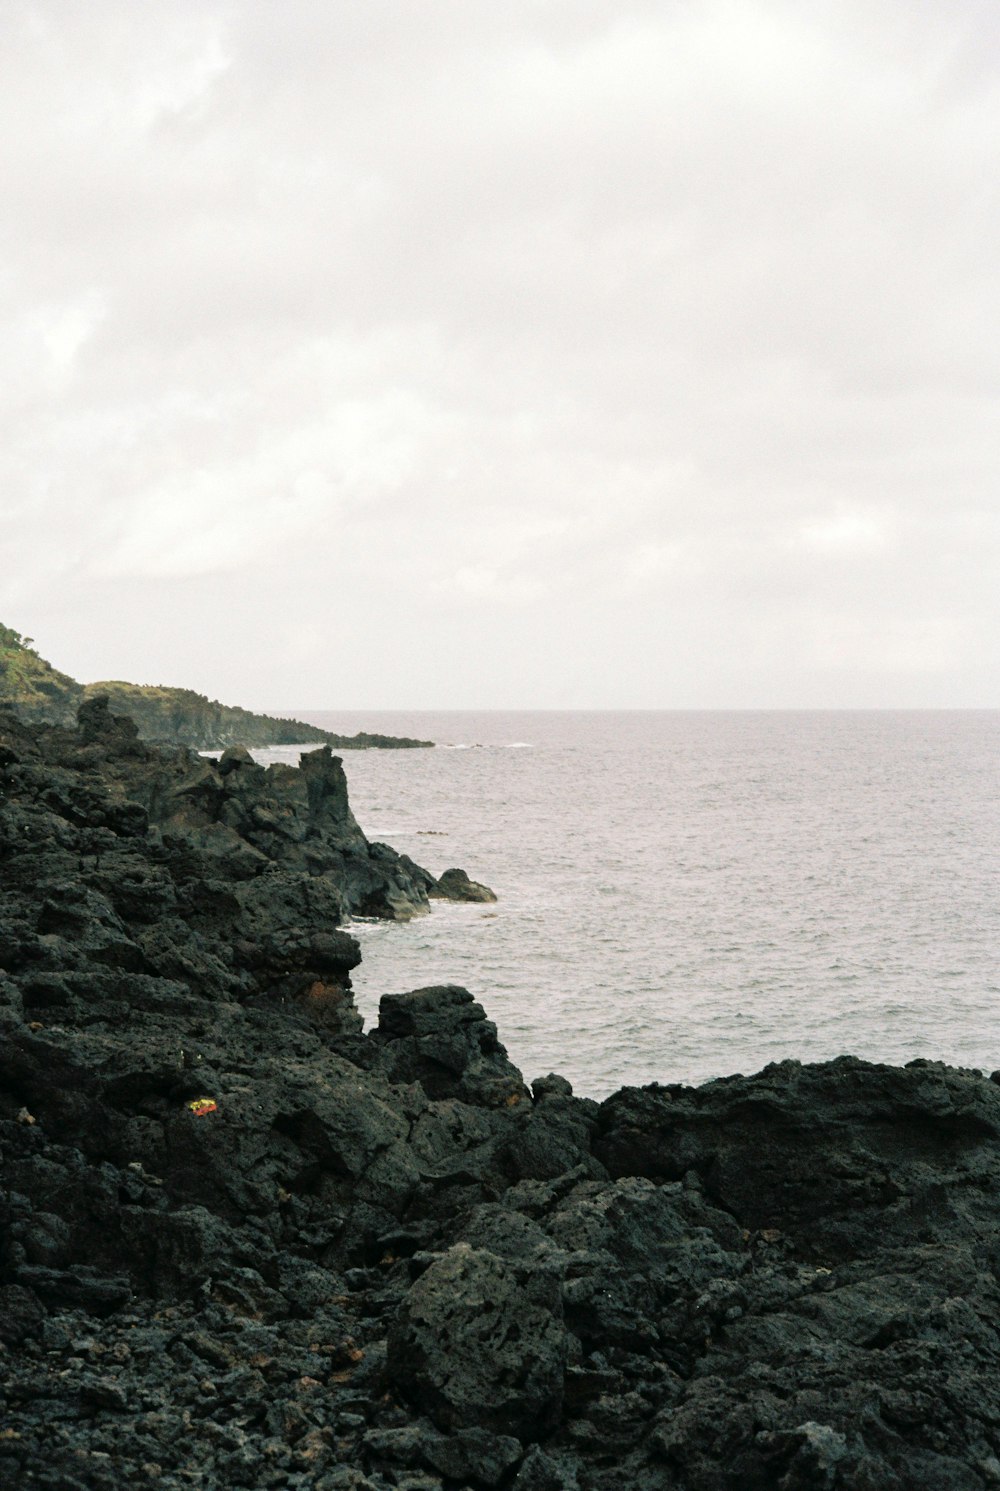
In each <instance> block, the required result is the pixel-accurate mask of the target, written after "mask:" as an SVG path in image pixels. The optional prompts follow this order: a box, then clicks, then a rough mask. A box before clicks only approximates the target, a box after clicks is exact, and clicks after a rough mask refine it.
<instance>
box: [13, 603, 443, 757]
mask: <svg viewBox="0 0 1000 1491" xmlns="http://www.w3.org/2000/svg"><path fill="white" fill-rule="evenodd" d="M104 694H106V695H107V696H108V698H109V699H110V700H111V704H112V708H113V709H114V710H116V711H117V712H120V713H122V714H127V715H129V716H130V717H131V718H132V719H133V720H134V721H135V723H136V725H137V727H138V730H139V736H140V738H141V739H142V740H149V741H156V742H159V743H162V744H167V745H185V746H191V747H193V749H195V750H198V751H221V750H225V748H226V747H227V746H230V745H244V746H249V747H251V748H260V747H264V746H274V745H308V744H310V743H312V742H316V743H317V744H324V745H329V746H332V747H333V748H334V749H336V750H340V751H354V750H365V749H369V748H385V749H392V750H400V749H406V748H413V747H420V746H430V745H433V743H434V742H433V741H430V740H414V739H411V738H409V737H407V736H394V735H379V734H371V733H368V732H361V733H360V734H357V735H337V734H336V733H334V732H333V731H330V730H322V729H320V727H319V726H318V725H307V724H305V723H304V722H303V721H302V720H291V719H280V718H274V717H272V716H271V715H266V714H254V713H253V712H252V711H251V710H249V709H240V708H239V707H238V706H235V705H228V704H220V703H219V702H218V700H216V699H208V698H206V696H205V695H204V694H197V693H195V692H194V690H193V689H181V688H168V687H165V686H163V685H148V684H137V683H122V682H120V681H114V682H107V683H88V684H80V683H77V681H76V680H75V679H73V678H70V677H69V676H68V675H67V674H65V673H60V672H59V671H58V670H57V669H56V668H53V667H52V665H51V664H50V663H47V662H46V661H45V659H44V658H42V657H39V655H38V653H37V651H36V650H35V648H34V646H33V645H32V639H31V638H30V637H27V638H25V637H22V636H21V635H20V633H19V632H16V631H14V630H13V628H12V627H5V626H0V708H9V709H13V710H15V711H16V712H17V713H18V714H19V715H20V716H21V718H22V719H25V720H28V721H29V722H31V723H35V724H40V723H42V724H51V725H65V726H72V724H73V721H74V720H75V718H76V711H77V709H78V707H79V705H80V704H81V703H82V701H83V700H84V699H93V698H97V697H98V696H100V695H104Z"/></svg>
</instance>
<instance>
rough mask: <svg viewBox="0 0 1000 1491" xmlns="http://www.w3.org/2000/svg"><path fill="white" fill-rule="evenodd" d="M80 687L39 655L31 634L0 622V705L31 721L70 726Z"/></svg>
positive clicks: (78, 699)
mask: <svg viewBox="0 0 1000 1491" xmlns="http://www.w3.org/2000/svg"><path fill="white" fill-rule="evenodd" d="M82 701H83V688H82V687H81V685H80V684H78V683H77V682H76V680H75V679H73V678H70V677H69V676H68V675H67V674H65V673H60V672H59V671H58V669H56V668H53V667H52V664H51V663H47V662H46V661H45V659H44V658H42V657H39V656H38V653H37V652H36V651H35V649H34V646H33V639H32V638H31V637H22V636H21V634H20V632H16V631H15V630H14V628H13V627H10V626H3V625H2V624H0V705H7V706H8V707H12V708H14V709H15V710H16V711H17V713H18V714H19V715H20V716H21V718H22V719H24V720H28V721H29V722H30V723H32V724H43V725H71V724H72V723H73V720H74V718H75V716H76V711H77V708H78V706H79V705H80V704H81V703H82Z"/></svg>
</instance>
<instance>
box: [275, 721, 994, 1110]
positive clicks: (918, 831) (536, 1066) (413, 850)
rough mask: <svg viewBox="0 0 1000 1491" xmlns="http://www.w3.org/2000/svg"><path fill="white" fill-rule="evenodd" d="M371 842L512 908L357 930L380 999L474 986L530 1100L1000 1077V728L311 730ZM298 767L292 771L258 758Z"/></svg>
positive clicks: (358, 984)
mask: <svg viewBox="0 0 1000 1491" xmlns="http://www.w3.org/2000/svg"><path fill="white" fill-rule="evenodd" d="M300 718H303V719H308V720H309V721H310V722H312V723H315V724H317V725H323V726H325V727H326V728H328V729H331V730H337V731H341V732H343V733H353V732H354V731H356V730H361V729H366V730H373V731H379V732H383V733H386V734H396V735H404V734H405V735H412V736H418V737H421V738H426V739H432V740H435V741H437V742H438V747H437V749H435V750H413V751H378V750H373V751H358V752H345V753H344V765H345V770H346V772H347V777H348V784H349V791H350V799H351V805H352V807H353V810H354V813H355V816H356V817H357V819H358V821H359V822H360V824H361V826H362V828H363V829H364V831H365V833H366V834H367V835H368V837H369V838H370V839H376V840H381V841H383V842H385V843H389V844H391V845H392V846H393V847H394V848H395V849H398V850H401V851H403V852H405V853H406V854H409V855H411V856H412V858H413V859H415V860H416V861H417V862H418V863H420V864H422V865H425V866H426V867H427V868H428V869H429V870H430V871H431V872H432V873H433V874H435V875H439V874H440V873H441V872H442V871H443V870H445V869H447V868H448V867H449V866H451V865H458V866H460V867H461V868H462V869H464V870H466V871H468V873H469V874H470V875H471V876H472V878H473V879H475V880H482V881H485V882H486V884H488V885H490V886H491V887H492V888H493V889H494V890H495V891H496V893H497V896H498V897H499V899H498V901H497V903H496V905H469V906H466V905H459V906H453V905H449V904H440V903H435V906H434V910H433V912H432V914H431V915H430V916H427V917H421V918H418V919H416V920H414V921H413V922H411V923H409V924H407V925H402V926H400V925H394V924H387V923H379V922H355V923H353V924H352V925H351V928H350V930H351V931H352V932H353V933H354V935H355V936H357V937H358V939H359V941H360V943H361V948H362V953H363V962H362V965H361V967H360V969H358V970H357V972H356V973H355V975H354V985H355V990H356V994H357V1001H358V1006H359V1008H360V1009H361V1011H362V1013H363V1014H364V1015H365V1017H366V1020H367V1021H371V1020H373V1019H374V1018H376V1017H377V1010H378V1001H379V998H380V997H381V995H382V994H385V993H392V992H398V991H401V990H405V989H412V988H418V987H420V986H422V985H427V984H434V983H458V984H463V985H465V987H466V988H468V989H470V990H471V991H472V993H473V994H474V995H475V997H476V998H477V999H478V1000H480V1002H481V1003H482V1004H483V1005H484V1006H485V1008H486V1011H487V1014H488V1015H489V1017H490V1018H491V1019H492V1020H494V1021H495V1022H496V1024H497V1026H498V1027H499V1031H500V1037H501V1039H502V1040H503V1042H504V1044H505V1045H506V1047H507V1049H508V1052H509V1054H510V1056H511V1059H512V1060H513V1061H515V1062H516V1063H517V1065H518V1066H519V1067H520V1068H521V1070H522V1071H523V1073H524V1076H525V1078H526V1079H527V1080H529V1081H530V1080H532V1079H533V1078H535V1077H538V1076H541V1075H544V1074H545V1073H548V1072H559V1073H561V1074H562V1075H563V1076H565V1077H568V1078H569V1080H570V1081H571V1082H572V1083H573V1086H574V1089H575V1091H576V1092H578V1093H579V1094H581V1095H584V1096H590V1097H596V1098H601V1097H604V1096H606V1095H607V1094H608V1093H609V1092H612V1091H613V1090H614V1089H615V1088H617V1087H620V1086H622V1085H623V1084H642V1083H647V1082H689V1083H698V1082H703V1081H706V1080H707V1079H709V1078H711V1077H716V1076H723V1075H727V1074H730V1073H733V1072H745V1073H749V1072H753V1071H757V1070H759V1069H760V1068H761V1067H762V1066H764V1065H766V1064H767V1063H768V1062H772V1061H781V1060H784V1059H786V1058H795V1059H798V1060H801V1061H818V1060H824V1059H826V1058H829V1057H833V1056H838V1055H841V1054H843V1053H852V1054H854V1055H857V1056H863V1057H865V1058H867V1059H869V1060H873V1061H888V1062H894V1063H905V1062H907V1061H911V1060H913V1059H914V1058H916V1057H925V1058H933V1059H940V1060H943V1061H947V1062H950V1063H953V1064H955V1065H958V1066H968V1067H976V1068H979V1069H981V1070H983V1071H985V1072H987V1073H989V1072H991V1071H992V1070H994V1069H995V1068H998V1067H1000V1019H998V1015H1000V972H998V953H1000V849H998V846H1000V776H998V769H997V768H998V746H1000V712H997V711H986V710H983V711H940V712H938V711H934V712H923V711H899V712H890V711H886V712H801V713H799V712H788V713H785V712H759V713H758V712H705V713H700V712H690V713H689V712H655V713H653V712H650V713H646V712H613V713H612V712H608V713H569V712H566V713H564V712H530V713H527V712H525V713H520V712H518V713H502V712H495V713H471V712H455V713H431V712H407V713H389V712H366V713H364V714H361V713H352V712H344V711H330V712H319V713H316V712H308V713H303V714H301V715H300ZM255 755H256V756H257V758H258V759H259V760H264V761H268V760H286V761H292V762H295V761H297V751H296V750H294V749H290V748H280V749H275V750H272V751H267V752H255Z"/></svg>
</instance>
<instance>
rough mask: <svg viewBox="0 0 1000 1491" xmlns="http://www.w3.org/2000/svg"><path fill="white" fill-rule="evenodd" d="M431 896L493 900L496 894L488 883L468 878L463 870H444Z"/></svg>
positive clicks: (449, 899)
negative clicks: (481, 883) (483, 883)
mask: <svg viewBox="0 0 1000 1491" xmlns="http://www.w3.org/2000/svg"><path fill="white" fill-rule="evenodd" d="M430 893H431V895H432V896H437V897H439V898H440V899H442V900H445V901H495V900H496V896H495V895H494V893H493V891H491V890H490V888H489V886H488V885H480V883H479V881H478V880H470V879H469V877H468V875H467V874H466V873H465V871H464V870H458V869H453V870H445V872H444V874H443V875H440V876H439V877H438V879H437V882H436V884H435V885H434V887H433V889H432V890H431V892H430Z"/></svg>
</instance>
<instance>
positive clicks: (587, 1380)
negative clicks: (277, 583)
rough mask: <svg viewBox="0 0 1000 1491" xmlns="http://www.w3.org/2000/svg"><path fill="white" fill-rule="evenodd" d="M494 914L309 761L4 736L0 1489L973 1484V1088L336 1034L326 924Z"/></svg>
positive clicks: (991, 1414) (547, 1489) (942, 1488)
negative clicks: (548, 1070) (572, 1066)
mask: <svg viewBox="0 0 1000 1491" xmlns="http://www.w3.org/2000/svg"><path fill="white" fill-rule="evenodd" d="M490 894H491V892H489V891H488V889H487V888H486V887H484V886H481V885H478V884H477V883H476V882H474V881H469V880H468V877H466V876H465V875H464V874H463V873H462V872H460V871H452V872H448V873H447V874H446V875H445V876H442V877H440V878H438V879H435V877H433V876H431V875H430V874H429V873H428V872H427V871H426V870H423V869H421V868H420V867H419V866H417V865H415V864H414V863H413V862H412V861H410V860H408V859H406V858H405V857H404V856H400V855H397V854H396V853H395V852H394V851H393V850H391V849H389V848H388V847H387V846H384V845H377V844H371V843H369V842H368V840H367V839H366V838H365V836H364V834H363V833H362V831H361V829H360V827H359V826H358V825H357V823H356V822H355V820H354V818H353V815H352V814H351V812H350V807H349V804H348V799H347V791H346V783H345V781H344V775H343V770H342V767H341V765H340V763H339V762H338V761H337V759H336V758H335V757H333V756H332V755H331V753H330V751H329V750H328V749H322V748H321V749H320V750H318V751H316V752H310V753H307V754H306V755H305V756H304V757H303V760H302V766H301V768H299V769H292V768H287V767H271V768H268V769H267V770H265V769H264V768H262V767H260V766H257V765H255V764H254V762H253V760H252V758H251V757H250V756H249V754H248V752H247V751H245V750H243V749H241V748H239V747H234V748H232V749H230V750H227V751H226V752H225V753H224V754H223V755H222V756H221V757H220V758H219V759H218V760H216V761H214V762H213V761H205V760H203V759H201V758H199V757H197V756H196V755H194V754H193V753H192V752H191V751H187V750H184V749H181V748H175V749H159V748H154V747H152V746H150V745H148V744H145V743H143V742H142V741H140V740H139V739H138V735H137V732H136V729H135V726H134V725H133V724H132V723H131V722H130V721H128V720H127V719H123V718H121V717H117V716H115V714H114V713H113V712H112V711H111V710H110V709H109V707H108V703H107V701H106V700H102V699H95V700H91V701H88V702H86V703H85V704H84V706H83V708H82V709H81V711H80V717H79V721H78V724H77V726H76V728H74V729H67V728H62V727H45V726H33V725H29V724H27V723H25V722H24V721H23V720H21V719H18V718H16V717H15V716H13V715H8V716H4V717H2V718H0V1024H2V1030H0V1174H2V1183H3V1192H2V1197H0V1346H2V1349H0V1403H2V1414H0V1486H3V1487H8V1486H9V1487H12V1488H13V1487H37V1488H45V1491H77V1488H92V1487H93V1488H107V1491H112V1488H114V1491H118V1488H120V1487H125V1486H127V1487H129V1488H133V1487H135V1488H143V1491H145V1488H150V1491H152V1488H159V1491H175V1488H192V1487H196V1488H216V1487H218V1488H228V1487H248V1488H272V1487H273V1488H285V1487H289V1488H302V1491H307V1488H308V1491H389V1488H401V1491H462V1488H469V1491H478V1488H483V1487H485V1488H491V1487H499V1488H504V1491H507V1488H510V1491H562V1488H565V1491H612V1488H614V1491H619V1488H622V1487H629V1488H639V1491H645V1488H649V1491H813V1488H837V1491H889V1488H892V1491H910V1488H925V1487H926V1488H928V1491H930V1488H934V1491H980V1488H988V1487H995V1486H998V1485H1000V1374H998V1371H997V1366H998V1358H1000V1325H998V1322H1000V1282H998V1279H1000V1232H998V1203H1000V1085H998V1083H997V1081H995V1080H993V1079H990V1078H986V1077H984V1076H983V1075H982V1074H980V1073H977V1072H970V1071H959V1070H956V1069H952V1068H948V1067H945V1066H943V1065H940V1064H937V1063H931V1062H918V1063H913V1064H911V1065H910V1066H908V1067H906V1068H892V1067H886V1066H878V1065H874V1064H871V1063H868V1062H865V1061H861V1060H858V1059H856V1058H853V1057H843V1058H841V1059H839V1060H838V1061H834V1062H829V1063H825V1064H822V1065H815V1066H801V1065H799V1064H798V1063H795V1062H784V1063H782V1064H780V1065H777V1066H772V1067H768V1068H766V1069H765V1070H764V1071H763V1072H761V1073H759V1074H757V1075H755V1076H750V1077H744V1076H735V1077H731V1078H727V1079H724V1080H720V1081H716V1082H712V1083H709V1084H707V1085H705V1086H703V1087H700V1088H697V1089H691V1088H687V1087H683V1086H661V1085H654V1086H650V1087H646V1088H642V1089H630V1088H626V1089H623V1090H621V1091H620V1092H618V1093H615V1094H614V1095H613V1096H612V1097H610V1098H608V1099H607V1100H606V1101H605V1102H603V1103H601V1104H598V1103H596V1102H593V1101H591V1100H589V1099H587V1098H586V1097H580V1096H577V1095H575V1094H574V1093H573V1092H572V1089H571V1088H570V1085H569V1083H568V1082H566V1081H565V1080H564V1079H563V1078H561V1077H558V1076H556V1075H553V1074H549V1075H547V1076H542V1077H538V1078H536V1079H535V1080H533V1081H532V1082H531V1083H530V1085H528V1084H526V1083H525V1081H524V1079H523V1077H522V1075H521V1073H520V1072H518V1071H517V1069H516V1068H515V1067H514V1066H513V1065H512V1064H511V1062H510V1061H509V1060H508V1058H507V1055H506V1052H505V1049H504V1047H503V1045H502V1044H501V1042H500V1039H499V1036H498V1033H497V1030H496V1028H495V1026H494V1025H493V1024H492V1022H491V1021H490V1020H489V1019H488V1018H487V1015H486V1012H485V1011H484V1009H483V1008H482V1007H481V1005H480V1004H478V1003H477V1002H476V1001H475V1000H474V999H473V998H472V996H471V995H470V994H469V993H467V992H466V991H465V990H464V989H460V988H457V987H455V986H451V985H433V984H432V985H429V986H428V987H426V988H423V989H418V990H414V991H410V992H407V993H396V992H391V993H386V995H385V996H384V997H383V999H382V1004H381V1009H380V1015H379V1021H378V1025H377V1027H376V1028H374V1029H372V1030H371V1031H369V1032H365V1031H364V1030H363V1027H362V1021H361V1019H360V1016H359V1015H358V1014H357V1011H356V1009H355V1007H354V1002H353V997H352V993H351V983H350V974H351V970H352V968H354V967H355V966H356V965H357V963H358V961H359V956H360V954H359V950H358V945H357V943H356V941H355V939H354V938H353V937H352V936H351V935H350V933H349V931H347V930H345V927H344V923H345V922H347V921H348V920H349V919H350V917H352V916H357V915H365V916H367V915H373V916H385V917H393V918H405V917H407V916H411V915H414V914H417V913H419V912H421V911H426V910H427V909H428V906H429V903H430V902H431V901H432V900H433V899H434V897H435V896H440V895H453V896H462V897H463V898H465V899H477V898H480V897H488V896H490ZM429 974H431V975H432V970H429ZM997 1075H998V1076H1000V1074H997Z"/></svg>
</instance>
